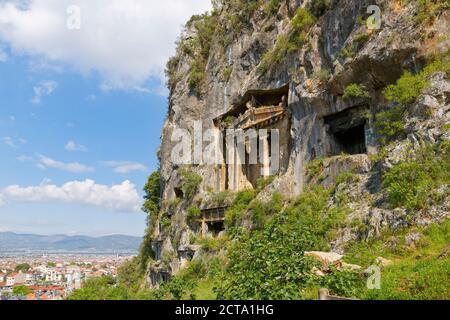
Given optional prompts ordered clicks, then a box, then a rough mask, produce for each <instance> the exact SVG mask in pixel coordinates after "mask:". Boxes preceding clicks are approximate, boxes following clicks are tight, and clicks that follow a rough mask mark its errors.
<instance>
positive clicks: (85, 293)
mask: <svg viewBox="0 0 450 320" xmlns="http://www.w3.org/2000/svg"><path fill="white" fill-rule="evenodd" d="M130 298H131V295H130V292H129V291H128V290H127V288H126V287H124V286H121V285H118V283H117V280H116V279H114V278H113V277H111V276H106V277H99V278H92V279H89V280H87V281H86V283H85V284H84V286H83V288H81V289H79V290H75V291H74V292H73V293H72V294H71V295H69V297H68V298H67V299H68V300H128V299H130Z"/></svg>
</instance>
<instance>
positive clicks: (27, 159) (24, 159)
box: [17, 155, 33, 162]
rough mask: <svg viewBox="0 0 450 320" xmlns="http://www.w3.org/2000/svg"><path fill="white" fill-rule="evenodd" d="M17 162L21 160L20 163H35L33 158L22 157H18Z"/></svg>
mask: <svg viewBox="0 0 450 320" xmlns="http://www.w3.org/2000/svg"><path fill="white" fill-rule="evenodd" d="M17 160H19V161H20V162H27V161H33V157H30V156H26V155H21V156H18V157H17Z"/></svg>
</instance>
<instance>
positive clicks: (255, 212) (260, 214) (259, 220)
mask: <svg viewBox="0 0 450 320" xmlns="http://www.w3.org/2000/svg"><path fill="white" fill-rule="evenodd" d="M282 207H283V198H282V196H281V195H280V194H279V193H274V194H273V195H272V198H271V199H270V201H268V202H262V201H259V200H253V201H252V202H251V203H250V205H249V207H248V209H249V210H250V212H251V218H252V222H253V228H254V229H261V228H263V226H264V224H265V223H266V221H267V220H268V219H270V218H271V217H272V216H273V215H275V214H276V213H279V212H280V211H281V209H282Z"/></svg>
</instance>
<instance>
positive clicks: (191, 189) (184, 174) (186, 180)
mask: <svg viewBox="0 0 450 320" xmlns="http://www.w3.org/2000/svg"><path fill="white" fill-rule="evenodd" d="M180 173H181V180H182V181H181V189H182V190H183V195H184V198H185V199H186V200H191V199H192V198H193V197H194V196H195V195H196V194H197V192H198V190H199V189H198V188H199V187H200V184H201V183H202V181H203V178H202V177H201V176H199V175H198V174H196V173H195V172H191V171H189V170H187V169H183V170H181V172H180Z"/></svg>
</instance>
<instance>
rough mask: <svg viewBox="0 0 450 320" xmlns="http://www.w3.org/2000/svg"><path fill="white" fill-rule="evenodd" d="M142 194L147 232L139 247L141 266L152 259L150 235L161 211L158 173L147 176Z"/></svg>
mask: <svg viewBox="0 0 450 320" xmlns="http://www.w3.org/2000/svg"><path fill="white" fill-rule="evenodd" d="M144 192H145V195H144V204H143V205H142V211H144V212H145V213H147V230H146V232H145V235H144V239H143V241H142V243H141V246H140V257H141V261H142V266H144V265H145V264H146V262H147V259H148V258H150V257H153V251H152V249H151V242H152V240H153V239H152V235H153V231H154V229H155V224H156V222H157V220H158V216H159V212H160V210H161V205H160V204H161V186H160V175H159V171H155V172H153V173H152V174H151V175H150V176H149V178H148V180H147V183H146V184H145V186H144Z"/></svg>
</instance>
